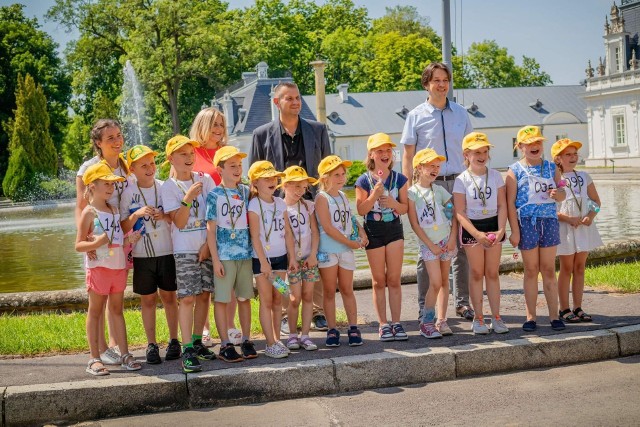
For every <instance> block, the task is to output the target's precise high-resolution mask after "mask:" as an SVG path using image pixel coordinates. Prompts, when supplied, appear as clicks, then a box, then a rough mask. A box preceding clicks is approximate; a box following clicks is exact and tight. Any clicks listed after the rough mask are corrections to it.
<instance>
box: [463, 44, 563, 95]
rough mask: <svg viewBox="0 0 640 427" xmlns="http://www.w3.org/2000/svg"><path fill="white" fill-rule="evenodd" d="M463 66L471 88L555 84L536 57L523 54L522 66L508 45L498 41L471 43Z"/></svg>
mask: <svg viewBox="0 0 640 427" xmlns="http://www.w3.org/2000/svg"><path fill="white" fill-rule="evenodd" d="M464 67H465V75H466V76H467V77H468V79H469V81H470V82H471V87H475V88H490V87H516V86H544V85H546V84H551V83H552V81H551V78H550V76H549V75H548V74H547V73H545V72H543V71H541V70H540V65H539V64H538V63H537V62H536V61H535V60H534V59H533V58H528V57H526V56H525V57H523V65H522V66H519V65H517V64H516V61H515V58H514V57H513V56H512V55H509V52H508V51H507V48H505V47H500V46H499V45H498V43H496V41H495V40H485V41H483V42H478V43H472V44H471V46H470V47H469V50H468V51H467V55H466V56H465V57H464ZM454 81H455V79H454Z"/></svg>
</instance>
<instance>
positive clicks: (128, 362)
mask: <svg viewBox="0 0 640 427" xmlns="http://www.w3.org/2000/svg"><path fill="white" fill-rule="evenodd" d="M120 366H122V367H123V368H124V369H126V370H127V371H139V370H140V369H142V365H141V364H140V362H138V361H137V360H136V359H135V358H134V357H133V354H131V353H127V354H123V355H122V358H121V359H120Z"/></svg>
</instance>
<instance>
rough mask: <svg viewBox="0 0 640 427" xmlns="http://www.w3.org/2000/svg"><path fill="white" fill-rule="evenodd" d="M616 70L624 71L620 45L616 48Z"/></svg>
mask: <svg viewBox="0 0 640 427" xmlns="http://www.w3.org/2000/svg"><path fill="white" fill-rule="evenodd" d="M616 71H618V72H620V71H622V70H621V69H620V48H619V47H617V48H616Z"/></svg>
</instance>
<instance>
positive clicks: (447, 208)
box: [444, 202, 453, 221]
mask: <svg viewBox="0 0 640 427" xmlns="http://www.w3.org/2000/svg"><path fill="white" fill-rule="evenodd" d="M444 216H446V217H447V219H448V220H449V221H451V218H453V203H451V202H447V204H446V205H444Z"/></svg>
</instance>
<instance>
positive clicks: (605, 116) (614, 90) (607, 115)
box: [583, 0, 640, 167]
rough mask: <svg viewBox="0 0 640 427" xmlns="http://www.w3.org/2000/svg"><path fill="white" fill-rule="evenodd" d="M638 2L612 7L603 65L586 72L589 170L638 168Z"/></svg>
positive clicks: (629, 0)
mask: <svg viewBox="0 0 640 427" xmlns="http://www.w3.org/2000/svg"><path fill="white" fill-rule="evenodd" d="M639 32H640V0H621V3H620V6H617V5H616V4H615V3H614V4H613V6H611V16H610V18H605V24H604V46H605V56H604V59H602V57H601V58H600V60H599V62H598V65H597V66H596V69H595V70H594V69H593V68H592V65H591V61H589V65H588V67H587V69H586V73H587V79H586V85H587V87H586V91H585V93H584V95H583V98H584V101H585V103H586V105H587V107H586V113H587V114H586V115H587V120H588V135H589V149H588V150H587V151H588V153H589V155H588V157H587V159H586V165H587V166H636V167H637V166H640V115H639V114H638V109H639V108H640V60H639V59H640V46H639V44H638V33H639Z"/></svg>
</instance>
